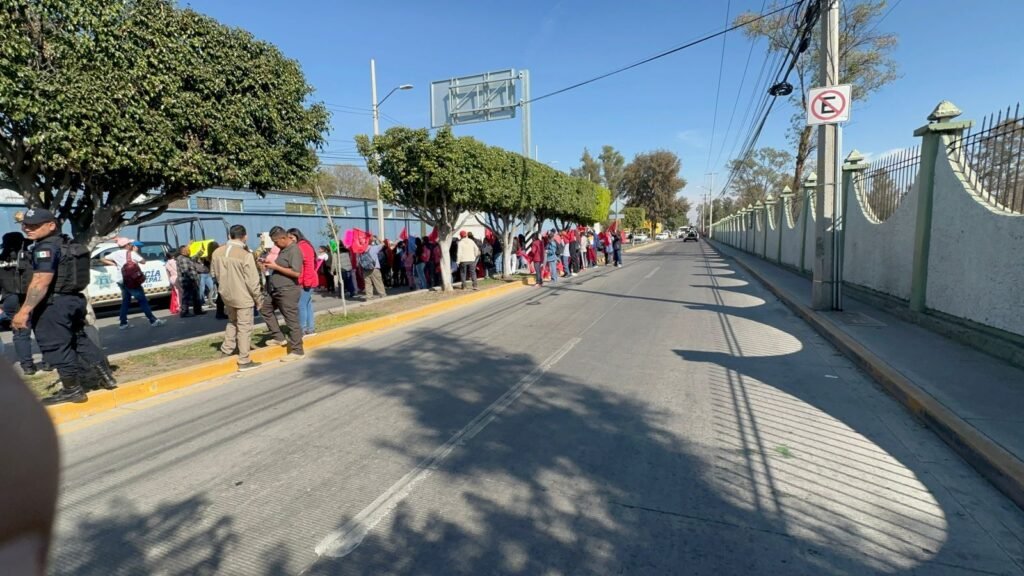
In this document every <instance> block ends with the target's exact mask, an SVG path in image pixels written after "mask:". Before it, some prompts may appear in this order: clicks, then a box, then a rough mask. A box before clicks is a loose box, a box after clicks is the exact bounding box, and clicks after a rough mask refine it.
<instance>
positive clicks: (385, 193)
mask: <svg viewBox="0 0 1024 576" xmlns="http://www.w3.org/2000/svg"><path fill="white" fill-rule="evenodd" d="M356 147H357V148H358V149H359V153H360V154H361V155H362V156H363V157H364V158H366V165H367V168H368V169H369V170H370V173H372V174H376V175H378V176H381V177H383V178H384V179H385V184H386V185H384V186H381V196H382V197H383V198H384V199H386V200H388V201H389V202H396V203H398V204H400V205H401V206H405V207H406V208H408V209H409V210H410V211H411V212H412V213H413V214H414V215H415V216H416V217H417V218H419V219H420V220H422V221H423V222H424V223H426V224H428V225H430V226H433V227H434V228H436V229H437V233H438V239H439V240H440V244H441V281H442V286H443V287H444V290H445V291H451V290H452V272H451V262H450V256H449V248H450V247H451V242H452V235H453V233H454V231H455V229H456V228H457V227H458V226H459V224H460V215H461V214H462V213H463V212H466V211H468V210H472V209H473V208H474V207H475V206H476V205H477V203H478V196H479V190H480V188H481V186H483V185H484V179H483V178H482V174H484V173H485V172H486V170H487V167H488V160H489V158H488V154H487V147H486V146H483V145H482V144H480V143H479V142H477V141H476V140H474V139H472V138H468V137H463V138H456V137H455V136H454V135H452V132H451V129H450V128H442V129H440V130H438V131H437V134H436V135H435V136H434V138H431V137H430V133H429V132H428V131H427V130H426V129H425V128H421V129H418V130H413V129H411V128H404V127H393V128H389V129H388V130H387V132H385V133H384V134H381V135H380V136H375V137H374V138H373V140H370V138H369V137H367V136H366V135H363V134H360V135H358V136H356Z"/></svg>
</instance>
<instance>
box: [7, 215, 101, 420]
mask: <svg viewBox="0 0 1024 576" xmlns="http://www.w3.org/2000/svg"><path fill="white" fill-rule="evenodd" d="M21 229H22V231H23V232H24V233H25V236H27V237H28V238H29V240H32V241H33V242H35V243H34V244H33V245H32V248H31V259H32V280H31V281H30V282H29V285H28V290H27V291H26V293H25V300H24V301H23V302H22V304H21V309H20V310H18V313H17V314H15V315H14V318H13V320H12V321H11V326H12V327H13V328H14V329H16V330H22V329H25V328H27V327H28V326H29V325H30V320H31V326H32V327H33V328H34V329H35V334H36V342H37V343H38V344H39V349H40V350H41V351H42V353H43V360H44V361H45V362H46V363H48V364H50V365H51V366H54V367H55V368H56V369H57V373H58V374H60V379H61V383H62V384H63V387H62V389H61V390H60V391H59V392H57V393H56V394H54V395H53V396H50V397H49V398H45V399H43V403H44V404H56V403H59V402H85V401H86V399H87V398H86V393H85V389H84V387H83V385H82V383H83V377H84V376H85V375H84V374H82V373H81V370H82V369H83V368H82V366H83V365H84V366H91V367H92V369H93V370H95V372H96V373H97V375H99V377H100V385H101V386H102V387H103V388H107V389H113V388H116V387H117V381H116V380H115V379H114V374H113V373H112V372H111V370H110V365H109V364H108V363H107V358H106V355H104V354H103V351H102V350H100V349H99V347H98V346H96V344H95V343H94V342H93V341H92V340H90V339H89V337H88V336H87V335H86V333H85V325H86V309H87V303H86V301H85V295H83V294H82V290H84V289H85V288H87V287H88V285H89V268H90V263H89V251H88V250H87V249H86V248H85V246H82V245H81V244H79V243H76V242H74V241H73V240H71V239H70V238H68V237H66V236H63V235H61V233H60V225H59V224H58V223H57V219H56V218H55V217H54V215H53V214H52V213H51V212H50V211H49V210H45V209H41V208H33V209H30V210H28V211H27V212H25V217H24V219H23V220H22V221H21Z"/></svg>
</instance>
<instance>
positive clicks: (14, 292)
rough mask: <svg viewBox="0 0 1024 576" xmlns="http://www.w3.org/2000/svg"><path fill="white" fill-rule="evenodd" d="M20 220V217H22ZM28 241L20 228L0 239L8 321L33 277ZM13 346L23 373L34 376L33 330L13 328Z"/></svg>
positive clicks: (0, 270) (0, 271)
mask: <svg viewBox="0 0 1024 576" xmlns="http://www.w3.org/2000/svg"><path fill="white" fill-rule="evenodd" d="M19 222H20V220H19ZM27 247H28V243H27V242H25V237H24V236H22V235H21V232H8V233H7V234H4V236H3V240H2V241H0V292H3V304H2V306H3V311H4V314H6V315H7V318H8V321H9V320H10V319H11V318H13V317H14V315H15V314H17V313H18V310H19V309H20V308H21V303H22V301H23V300H24V299H25V292H27V291H28V283H29V281H30V280H31V279H32V261H31V258H30V254H29V253H28V251H26V250H25V248H27ZM14 349H15V351H17V354H18V363H19V364H21V370H22V373H24V374H25V375H26V376H31V375H33V374H35V373H36V371H37V368H36V364H35V361H34V360H33V359H32V331H31V330H30V329H27V328H26V329H24V330H14Z"/></svg>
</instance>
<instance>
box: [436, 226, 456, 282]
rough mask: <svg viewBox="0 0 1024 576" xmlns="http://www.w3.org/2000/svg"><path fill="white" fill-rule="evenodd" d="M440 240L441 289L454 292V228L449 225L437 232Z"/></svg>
mask: <svg viewBox="0 0 1024 576" xmlns="http://www.w3.org/2000/svg"><path fill="white" fill-rule="evenodd" d="M437 235H438V239H439V240H440V241H441V289H442V290H444V291H445V292H451V291H452V290H454V288H453V287H452V258H451V253H450V252H451V248H452V236H453V235H454V234H453V228H452V227H451V226H448V225H447V224H446V225H444V226H442V227H440V228H439V229H438V231H437Z"/></svg>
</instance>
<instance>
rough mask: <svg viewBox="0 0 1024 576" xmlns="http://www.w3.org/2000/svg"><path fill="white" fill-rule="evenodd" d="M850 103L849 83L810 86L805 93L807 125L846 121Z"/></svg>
mask: <svg viewBox="0 0 1024 576" xmlns="http://www.w3.org/2000/svg"><path fill="white" fill-rule="evenodd" d="M851 103H852V99H851V98H850V85H849V84H840V85H838V86H826V87H824V88H811V89H810V91H808V93H807V125H808V126H818V125H821V124H838V123H840V122H847V121H849V119H850V104H851Z"/></svg>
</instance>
